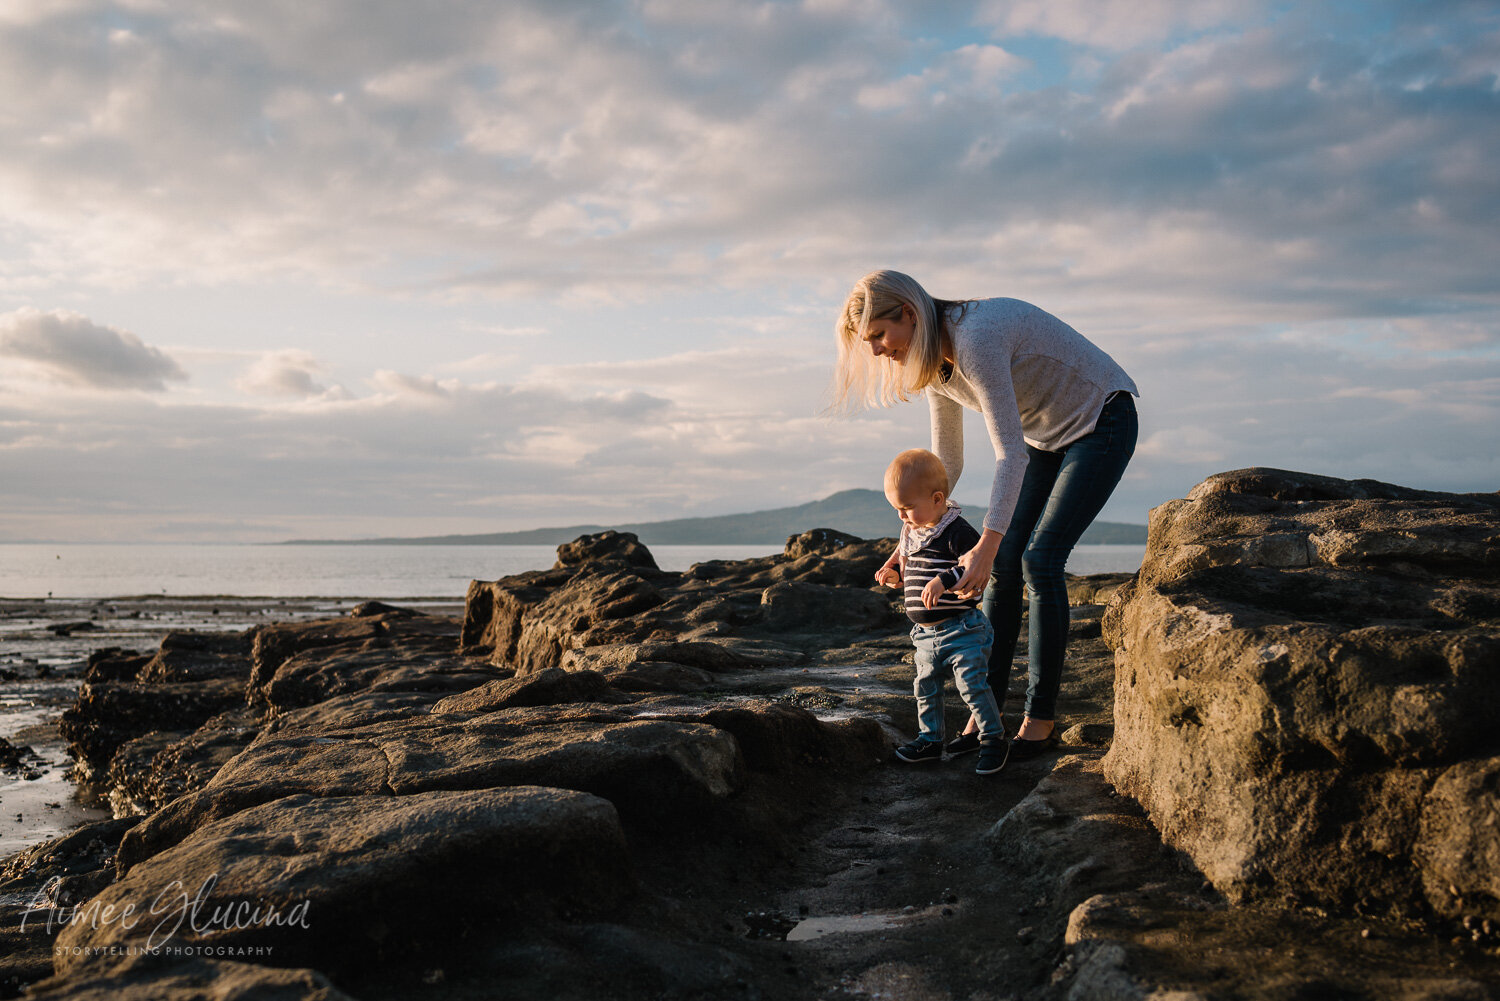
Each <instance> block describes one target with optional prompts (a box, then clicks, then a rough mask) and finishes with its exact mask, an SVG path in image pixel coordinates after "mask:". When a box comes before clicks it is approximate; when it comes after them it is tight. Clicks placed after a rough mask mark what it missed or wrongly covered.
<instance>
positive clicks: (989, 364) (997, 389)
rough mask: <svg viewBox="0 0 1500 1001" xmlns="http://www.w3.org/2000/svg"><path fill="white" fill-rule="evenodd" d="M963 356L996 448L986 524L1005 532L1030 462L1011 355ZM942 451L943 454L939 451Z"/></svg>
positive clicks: (978, 354)
mask: <svg viewBox="0 0 1500 1001" xmlns="http://www.w3.org/2000/svg"><path fill="white" fill-rule="evenodd" d="M973 354H974V355H975V357H968V358H962V359H960V365H961V367H962V368H963V371H964V375H965V377H966V378H967V379H968V380H969V384H970V385H972V386H973V387H974V391H975V393H976V394H977V395H978V397H979V405H980V409H981V410H982V411H983V413H984V426H985V428H986V429H988V431H989V433H990V444H991V446H993V447H994V449H995V480H994V483H993V484H992V485H991V486H990V506H989V510H987V511H986V512H985V514H984V527H985V528H988V529H991V530H993V531H996V532H1000V533H1002V534H1003V533H1004V532H1005V530H1006V529H1007V528H1009V527H1010V516H1011V515H1012V514H1014V513H1015V510H1016V500H1017V498H1019V497H1020V496H1021V480H1022V478H1023V477H1024V476H1025V475H1026V466H1027V464H1028V463H1029V462H1030V461H1031V460H1030V458H1029V457H1028V456H1027V454H1026V436H1025V434H1024V433H1023V432H1022V429H1021V408H1020V405H1019V404H1018V403H1017V402H1016V387H1015V383H1014V382H1012V381H1011V371H1010V358H1009V357H1007V356H1006V355H1004V354H1001V353H999V352H995V353H988V352H974V353H973ZM940 454H941V453H940Z"/></svg>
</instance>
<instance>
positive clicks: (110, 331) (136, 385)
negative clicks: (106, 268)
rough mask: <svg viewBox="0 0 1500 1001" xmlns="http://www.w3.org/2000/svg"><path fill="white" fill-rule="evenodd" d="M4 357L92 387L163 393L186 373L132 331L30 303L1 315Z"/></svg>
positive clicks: (0, 347) (0, 345)
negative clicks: (170, 383) (31, 305)
mask: <svg viewBox="0 0 1500 1001" xmlns="http://www.w3.org/2000/svg"><path fill="white" fill-rule="evenodd" d="M0 356H5V357H9V358H14V359H19V360H20V361H23V362H28V363H30V364H32V365H33V366H35V367H36V368H38V369H39V370H41V371H42V372H43V373H45V374H46V375H47V376H49V377H51V378H53V379H56V380H58V381H61V382H65V383H70V384H72V385H76V386H86V387H90V388H94V389H138V390H145V391H147V392H156V393H160V392H164V391H165V390H166V388H167V387H166V380H175V381H181V380H185V379H186V378H187V375H186V373H184V372H183V371H182V369H181V368H179V367H178V365H177V363H176V362H175V361H173V360H172V358H171V357H169V356H168V355H166V354H165V353H163V352H162V351H161V350H159V349H157V348H154V347H151V346H149V345H147V344H145V343H144V342H142V341H141V339H140V338H139V337H137V336H135V335H134V334H131V333H128V332H126V331H122V330H116V329H114V328H113V327H106V326H101V325H99V324H97V323H94V322H93V321H92V320H90V319H89V318H88V317H86V316H81V315H79V314H78V313H71V312H68V311H67V310H61V309H56V310H52V311H50V312H45V313H44V312H42V311H41V310H38V309H34V308H31V307H27V308H23V309H18V310H16V311H14V312H11V313H6V314H4V315H3V316H0Z"/></svg>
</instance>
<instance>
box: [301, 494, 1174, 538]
mask: <svg viewBox="0 0 1500 1001" xmlns="http://www.w3.org/2000/svg"><path fill="white" fill-rule="evenodd" d="M964 516H965V517H966V518H968V519H969V521H971V522H973V523H974V524H976V525H977V524H979V522H980V521H981V520H983V518H984V508H981V507H971V506H969V505H964ZM611 528H612V529H614V530H616V531H619V532H633V533H635V535H636V536H638V537H639V538H640V540H641V541H642V542H644V543H645V544H646V545H648V546H713V545H746V546H779V545H781V544H782V543H784V542H786V540H787V537H788V536H792V535H796V534H798V533H800V532H805V531H807V530H808V529H812V528H833V529H837V530H838V531H840V532H848V533H849V534H850V535H857V536H859V537H860V538H862V539H880V538H885V537H887V536H894V535H895V534H896V533H897V532H898V531H899V530H900V523H899V522H898V521H897V520H896V516H895V514H894V513H893V512H892V511H891V506H890V505H889V504H887V503H886V500H885V495H884V494H882V493H880V492H879V491H877V490H863V489H861V490H841V491H839V492H838V493H836V494H832V495H831V496H828V497H825V498H823V499H822V500H818V501H811V502H809V503H807V504H798V505H797V506H795V507H780V508H775V509H773V510H770V511H752V512H750V513H748V514H726V515H720V516H718V517H716V518H675V519H673V520H671V521H646V522H636V523H633V524H613V525H568V526H564V527H558V528H533V529H529V530H527V531H524V532H485V533H482V534H478V535H425V536H419V537H415V538H386V539H293V540H290V541H288V542H284V543H282V545H288V546H312V545H320V546H557V545H561V544H562V543H564V542H571V541H573V540H574V539H576V538H578V537H579V536H580V535H590V534H593V533H595V532H603V531H605V530H606V529H611ZM1081 542H1082V544H1084V545H1136V546H1144V545H1145V544H1146V526H1145V525H1129V524H1123V523H1120V522H1113V521H1096V522H1094V524H1092V525H1090V526H1089V529H1088V531H1086V532H1084V533H1083V539H1082V540H1081Z"/></svg>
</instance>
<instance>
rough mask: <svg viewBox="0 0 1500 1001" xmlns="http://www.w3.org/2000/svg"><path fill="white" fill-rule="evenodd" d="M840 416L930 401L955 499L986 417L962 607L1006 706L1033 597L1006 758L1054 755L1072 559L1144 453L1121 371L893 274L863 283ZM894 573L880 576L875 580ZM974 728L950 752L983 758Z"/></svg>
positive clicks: (842, 328) (842, 332)
mask: <svg viewBox="0 0 1500 1001" xmlns="http://www.w3.org/2000/svg"><path fill="white" fill-rule="evenodd" d="M835 332H836V336H837V340H838V362H837V368H836V371H835V375H834V394H833V395H834V409H836V410H844V411H849V410H855V409H858V408H860V407H863V406H876V405H878V406H891V405H893V404H895V403H896V402H898V401H905V400H907V399H909V398H910V397H911V396H912V395H913V394H916V393H922V392H925V393H926V394H927V402H928V406H929V407H930V409H931V412H932V451H934V452H936V453H937V454H938V456H939V458H941V459H942V461H943V465H944V466H945V467H946V468H947V471H948V479H949V483H950V490H951V489H952V486H953V485H956V484H957V483H958V477H959V474H960V473H961V472H962V471H963V457H964V449H963V411H964V409H965V408H967V409H969V410H975V411H978V412H979V413H980V414H981V415H982V416H983V417H984V423H985V427H986V428H987V429H988V430H989V437H990V443H991V445H993V446H994V449H995V476H994V481H993V483H992V484H991V487H990V498H989V509H988V510H987V511H986V512H985V516H984V524H983V530H982V532H981V533H980V537H979V542H978V543H977V544H976V545H975V546H974V548H973V549H970V550H969V551H968V552H967V553H965V554H964V556H963V557H962V558H961V559H960V560H959V564H960V566H962V567H963V571H964V572H963V576H962V577H960V578H959V580H958V583H957V584H956V585H954V588H953V590H954V591H955V592H957V594H958V595H959V596H960V597H965V596H967V597H974V596H977V595H979V594H980V593H981V592H983V594H984V603H983V606H982V607H983V609H984V612H985V614H986V615H987V616H989V619H990V622H991V624H992V625H993V626H994V629H995V645H994V646H993V647H992V649H991V653H990V686H991V688H993V689H994V691H995V692H996V693H997V698H1000V699H1003V698H1004V695H1005V690H1006V678H1007V675H1008V673H1009V667H1010V663H1011V659H1012V658H1013V657H1014V656H1015V648H1016V641H1017V640H1018V639H1019V637H1020V632H1021V587H1022V584H1023V583H1024V584H1025V585H1026V587H1027V588H1028V589H1029V591H1030V596H1031V599H1030V600H1031V606H1030V608H1031V622H1030V628H1029V632H1028V648H1027V651H1028V659H1029V662H1030V663H1029V667H1030V679H1029V682H1028V685H1027V689H1026V708H1025V717H1024V719H1023V721H1022V723H1021V727H1020V729H1019V730H1018V731H1017V732H1016V734H1015V737H1014V738H1013V740H1012V742H1011V750H1010V758H1011V759H1012V760H1019V759H1024V758H1029V757H1034V756H1036V755H1037V754H1040V753H1042V752H1044V751H1046V750H1047V749H1048V748H1049V747H1051V746H1052V745H1053V744H1055V743H1056V742H1057V737H1056V733H1055V731H1056V729H1057V690H1058V686H1059V684H1060V683H1061V680H1062V666H1063V655H1064V650H1065V648H1066V645H1067V638H1068V593H1067V587H1066V584H1065V582H1064V577H1063V571H1064V568H1065V567H1066V565H1067V561H1068V554H1069V553H1071V552H1072V550H1073V547H1074V546H1075V545H1076V544H1077V543H1078V538H1079V536H1081V535H1082V534H1083V530H1084V529H1086V528H1087V527H1088V526H1089V524H1090V523H1091V522H1092V521H1093V520H1094V518H1095V516H1097V515H1098V513H1099V511H1100V510H1101V509H1103V507H1104V503H1105V501H1107V500H1108V499H1109V495H1110V494H1111V493H1112V492H1113V491H1114V488H1115V485H1116V484H1117V483H1119V481H1120V477H1121V476H1122V475H1123V474H1124V472H1125V466H1126V464H1127V463H1129V461H1130V457H1131V455H1132V454H1133V453H1134V452H1135V441H1136V434H1137V423H1136V411H1135V400H1134V397H1136V396H1138V395H1140V394H1139V392H1138V390H1137V389H1136V386H1135V383H1134V382H1133V381H1132V380H1131V378H1130V376H1128V375H1126V374H1125V370H1124V369H1122V368H1121V367H1120V366H1119V365H1118V364H1116V363H1115V361H1114V359H1112V358H1111V357H1110V356H1109V355H1107V354H1105V353H1104V352H1103V351H1102V350H1100V349H1099V348H1098V347H1097V346H1095V345H1094V344H1092V343H1091V342H1089V341H1088V340H1087V339H1086V338H1084V336H1083V335H1082V334H1080V333H1078V331H1076V330H1074V329H1073V328H1072V327H1070V326H1068V325H1067V324H1066V323H1064V322H1063V321H1061V320H1059V319H1058V318H1057V317H1055V316H1053V315H1051V314H1050V313H1047V312H1044V311H1043V310H1041V309H1038V308H1037V307H1036V306H1033V305H1031V304H1029V303H1025V302H1022V301H1020V300H1019V299H970V300H963V301H951V300H946V299H934V298H932V297H931V296H930V295H928V294H927V291H926V290H925V289H923V288H922V286H921V285H919V284H917V282H915V281H914V280H912V279H911V278H909V277H907V276H906V275H904V274H901V273H900V272H897V271H876V272H874V273H872V274H868V275H866V276H865V277H864V278H861V279H860V280H859V282H858V283H856V284H855V286H854V289H853V290H852V291H851V292H850V293H849V298H848V299H847V300H846V301H845V303H844V310H843V313H842V314H840V316H839V320H838V323H837V324H836V325H835ZM886 569H887V568H886V567H882V568H881V572H880V573H877V575H876V576H877V578H879V577H880V576H882V575H883V574H884V572H885V571H886ZM977 730H978V724H977V722H976V721H974V720H973V719H970V721H969V726H968V728H967V729H966V730H965V731H964V733H962V734H960V735H959V736H957V737H955V738H953V740H951V741H950V742H949V744H948V748H947V749H948V752H949V753H951V754H961V753H964V752H967V751H973V750H978V749H979V738H978V733H977Z"/></svg>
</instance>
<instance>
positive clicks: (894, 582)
mask: <svg viewBox="0 0 1500 1001" xmlns="http://www.w3.org/2000/svg"><path fill="white" fill-rule="evenodd" d="M875 583H877V584H884V585H885V586H886V587H900V586H901V571H899V570H897V569H896V568H895V567H893V566H891V565H890V564H889V563H887V564H886V565H885V566H883V567H881V568H880V569H879V570H876V571H875Z"/></svg>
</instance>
